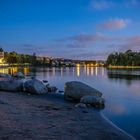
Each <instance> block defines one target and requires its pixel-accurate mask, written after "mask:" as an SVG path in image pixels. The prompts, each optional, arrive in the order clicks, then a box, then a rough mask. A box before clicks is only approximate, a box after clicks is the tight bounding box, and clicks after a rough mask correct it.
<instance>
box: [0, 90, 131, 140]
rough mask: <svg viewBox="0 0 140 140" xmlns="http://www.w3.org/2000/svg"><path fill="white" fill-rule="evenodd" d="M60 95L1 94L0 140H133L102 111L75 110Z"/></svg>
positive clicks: (89, 109) (72, 105) (71, 104)
mask: <svg viewBox="0 0 140 140" xmlns="http://www.w3.org/2000/svg"><path fill="white" fill-rule="evenodd" d="M74 105H75V104H73V103H69V102H67V101H65V100H63V96H62V95H60V94H47V95H42V96H35V95H29V94H23V93H11V92H0V139H2V140H3V139H6V140H15V139H16V140H32V139H33V140H46V139H47V140H52V139H53V140H69V139H72V140H93V139H94V140H110V139H113V140H118V139H119V140H131V139H132V138H131V137H129V136H128V135H127V134H125V133H124V132H122V131H121V130H119V129H117V128H116V127H114V126H113V125H112V124H110V123H108V121H106V120H105V119H104V118H103V117H102V116H101V114H100V112H99V111H97V110H93V109H91V108H85V109H84V108H83V109H82V108H75V107H74Z"/></svg>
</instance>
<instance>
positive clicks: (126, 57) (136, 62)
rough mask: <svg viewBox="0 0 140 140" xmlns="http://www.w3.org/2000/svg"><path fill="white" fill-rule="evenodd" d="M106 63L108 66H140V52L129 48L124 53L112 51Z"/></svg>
mask: <svg viewBox="0 0 140 140" xmlns="http://www.w3.org/2000/svg"><path fill="white" fill-rule="evenodd" d="M106 64H107V65H108V66H109V65H112V66H140V52H133V51H132V50H127V51H126V52H124V53H122V52H120V53H118V52H115V53H112V54H110V55H109V56H108V58H107V61H106Z"/></svg>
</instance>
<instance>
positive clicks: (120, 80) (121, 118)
mask: <svg viewBox="0 0 140 140" xmlns="http://www.w3.org/2000/svg"><path fill="white" fill-rule="evenodd" d="M16 71H23V72H24V73H25V74H26V75H28V74H29V73H32V74H33V75H34V76H35V77H36V78H38V79H40V80H44V79H47V80H48V81H49V83H50V84H51V85H55V86H57V87H58V88H59V89H60V90H64V84H65V82H67V81H73V80H77V81H81V82H84V83H87V84H89V85H90V86H92V87H94V88H96V89H98V90H100V91H101V92H102V93H103V96H104V98H105V99H106V106H105V109H104V110H103V111H102V112H103V114H104V115H105V116H106V117H107V118H108V119H109V120H111V121H112V122H113V123H114V124H116V125H117V126H118V127H120V128H121V129H123V130H125V131H126V132H128V133H130V134H132V135H133V136H134V137H136V138H137V139H140V133H139V131H140V69H136V70H132V69H129V70H127V69H125V70H112V71H110V70H109V71H108V70H107V69H106V68H101V67H86V66H85V67H75V68H28V67H26V68H5V69H0V72H6V73H13V72H16ZM112 73H113V74H112ZM119 73H120V74H122V75H119Z"/></svg>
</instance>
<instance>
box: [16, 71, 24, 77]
mask: <svg viewBox="0 0 140 140" xmlns="http://www.w3.org/2000/svg"><path fill="white" fill-rule="evenodd" d="M13 76H14V77H16V78H25V75H24V74H23V73H22V72H17V73H14V75H13Z"/></svg>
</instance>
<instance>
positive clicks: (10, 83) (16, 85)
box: [0, 78, 23, 92]
mask: <svg viewBox="0 0 140 140" xmlns="http://www.w3.org/2000/svg"><path fill="white" fill-rule="evenodd" d="M22 89H23V81H22V80H16V79H13V78H12V79H8V80H2V81H0V90H2V91H11V92H15V91H22Z"/></svg>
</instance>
